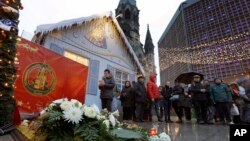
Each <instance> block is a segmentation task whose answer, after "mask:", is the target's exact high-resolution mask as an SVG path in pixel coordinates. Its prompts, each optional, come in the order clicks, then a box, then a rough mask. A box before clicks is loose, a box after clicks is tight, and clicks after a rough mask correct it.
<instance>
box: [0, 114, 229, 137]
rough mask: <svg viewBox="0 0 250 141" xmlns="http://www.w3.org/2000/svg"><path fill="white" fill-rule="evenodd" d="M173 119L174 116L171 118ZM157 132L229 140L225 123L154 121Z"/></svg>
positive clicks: (146, 124)
mask: <svg viewBox="0 0 250 141" xmlns="http://www.w3.org/2000/svg"><path fill="white" fill-rule="evenodd" d="M173 119H174V118H173ZM139 125H140V126H142V127H145V128H146V129H150V128H152V127H153V123H151V122H144V123H139ZM154 125H157V126H158V133H161V132H163V131H165V132H166V133H167V134H168V135H170V137H171V139H172V141H229V126H225V125H198V124H195V121H193V123H183V124H177V123H167V124H166V123H164V122H162V123H156V124H154ZM0 141H14V140H13V139H12V138H11V136H10V135H6V136H0Z"/></svg>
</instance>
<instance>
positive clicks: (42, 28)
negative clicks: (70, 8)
mask: <svg viewBox="0 0 250 141" xmlns="http://www.w3.org/2000/svg"><path fill="white" fill-rule="evenodd" d="M104 17H112V12H111V11H108V12H103V13H101V14H95V15H91V16H88V17H81V18H75V19H69V20H63V21H60V22H58V23H52V24H42V25H39V26H37V28H36V30H35V34H37V33H41V34H46V33H49V32H52V31H54V30H62V29H64V28H71V27H72V26H73V25H82V24H83V23H85V22H89V21H91V20H94V19H99V18H104Z"/></svg>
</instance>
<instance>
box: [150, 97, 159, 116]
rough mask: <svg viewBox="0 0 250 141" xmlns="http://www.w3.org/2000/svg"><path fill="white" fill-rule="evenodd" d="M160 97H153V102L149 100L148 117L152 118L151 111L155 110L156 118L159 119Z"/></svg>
mask: <svg viewBox="0 0 250 141" xmlns="http://www.w3.org/2000/svg"><path fill="white" fill-rule="evenodd" d="M160 102H161V101H160V99H155V100H154V101H153V102H152V101H151V103H150V108H149V109H150V112H149V117H150V118H152V116H153V111H155V112H156V115H157V118H158V120H160Z"/></svg>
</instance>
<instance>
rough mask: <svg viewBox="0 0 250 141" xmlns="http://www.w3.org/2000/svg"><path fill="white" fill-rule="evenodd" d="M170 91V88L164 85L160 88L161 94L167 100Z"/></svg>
mask: <svg viewBox="0 0 250 141" xmlns="http://www.w3.org/2000/svg"><path fill="white" fill-rule="evenodd" d="M172 92H173V91H172V89H171V88H169V87H167V86H165V87H163V89H162V91H161V95H162V96H163V98H164V99H165V100H169V99H170V97H171V94H172Z"/></svg>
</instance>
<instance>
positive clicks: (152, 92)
mask: <svg viewBox="0 0 250 141" xmlns="http://www.w3.org/2000/svg"><path fill="white" fill-rule="evenodd" d="M147 96H148V99H149V100H150V117H151V118H152V111H153V108H154V110H155V112H156V115H157V118H158V121H159V122H162V120H161V118H160V100H161V98H162V96H161V94H160V91H159V89H158V86H157V84H156V75H155V73H150V76H149V81H148V83H147Z"/></svg>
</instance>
